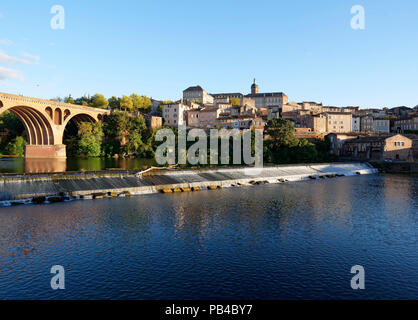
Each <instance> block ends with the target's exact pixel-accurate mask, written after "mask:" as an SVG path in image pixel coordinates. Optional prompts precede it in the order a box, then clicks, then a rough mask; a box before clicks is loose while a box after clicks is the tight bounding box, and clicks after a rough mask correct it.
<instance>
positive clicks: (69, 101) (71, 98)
mask: <svg viewBox="0 0 418 320" xmlns="http://www.w3.org/2000/svg"><path fill="white" fill-rule="evenodd" d="M64 102H65V103H72V104H74V103H75V101H74V99H73V97H71V95H69V96H68V97H65V98H64Z"/></svg>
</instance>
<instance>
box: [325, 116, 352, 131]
mask: <svg viewBox="0 0 418 320" xmlns="http://www.w3.org/2000/svg"><path fill="white" fill-rule="evenodd" d="M324 115H325V117H326V119H327V122H326V123H327V128H326V132H335V133H347V132H351V118H352V114H351V113H350V112H325V113H324Z"/></svg>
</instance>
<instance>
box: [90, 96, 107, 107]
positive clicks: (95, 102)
mask: <svg viewBox="0 0 418 320" xmlns="http://www.w3.org/2000/svg"><path fill="white" fill-rule="evenodd" d="M108 104H109V102H108V101H107V100H106V98H105V97H104V95H102V94H100V93H96V94H95V95H94V96H93V97H92V98H91V103H90V105H91V106H92V107H94V108H100V109H106V107H107V105H108Z"/></svg>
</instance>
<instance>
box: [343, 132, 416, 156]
mask: <svg viewBox="0 0 418 320" xmlns="http://www.w3.org/2000/svg"><path fill="white" fill-rule="evenodd" d="M341 155H342V156H343V157H346V158H350V159H358V160H390V161H413V149H412V140H411V139H409V138H407V137H405V136H403V135H400V134H397V135H394V136H368V137H359V138H357V139H350V140H347V141H345V142H344V144H343V146H342V154H341Z"/></svg>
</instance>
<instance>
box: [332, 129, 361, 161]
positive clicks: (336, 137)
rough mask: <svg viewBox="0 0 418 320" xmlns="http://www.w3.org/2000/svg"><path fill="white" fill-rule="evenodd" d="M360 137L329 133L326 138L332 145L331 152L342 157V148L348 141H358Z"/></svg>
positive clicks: (354, 134)
mask: <svg viewBox="0 0 418 320" xmlns="http://www.w3.org/2000/svg"><path fill="white" fill-rule="evenodd" d="M358 137H359V135H358V134H357V133H329V134H327V135H326V136H325V138H326V139H327V140H328V141H329V143H330V152H331V153H332V154H335V155H337V156H341V154H342V148H343V145H344V143H345V142H346V141H348V140H352V139H357V138H358Z"/></svg>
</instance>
